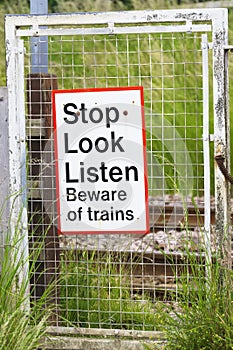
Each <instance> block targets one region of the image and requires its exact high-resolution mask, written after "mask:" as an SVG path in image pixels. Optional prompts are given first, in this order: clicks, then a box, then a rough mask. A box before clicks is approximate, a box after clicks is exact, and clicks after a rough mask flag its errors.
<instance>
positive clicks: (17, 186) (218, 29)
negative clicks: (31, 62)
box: [5, 9, 231, 272]
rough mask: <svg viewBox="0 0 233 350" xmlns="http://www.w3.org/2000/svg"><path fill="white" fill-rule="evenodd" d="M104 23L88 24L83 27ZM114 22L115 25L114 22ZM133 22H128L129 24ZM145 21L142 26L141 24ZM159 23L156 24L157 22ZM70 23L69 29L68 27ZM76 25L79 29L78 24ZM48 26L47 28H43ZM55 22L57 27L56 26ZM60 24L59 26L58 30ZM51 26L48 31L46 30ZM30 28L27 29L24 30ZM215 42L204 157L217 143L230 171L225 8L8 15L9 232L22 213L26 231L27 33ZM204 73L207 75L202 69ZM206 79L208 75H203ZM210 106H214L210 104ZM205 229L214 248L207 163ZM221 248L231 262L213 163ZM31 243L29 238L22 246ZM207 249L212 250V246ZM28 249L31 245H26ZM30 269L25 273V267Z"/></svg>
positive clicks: (225, 190) (224, 200)
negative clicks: (183, 36)
mask: <svg viewBox="0 0 233 350" xmlns="http://www.w3.org/2000/svg"><path fill="white" fill-rule="evenodd" d="M168 23H169V24H168ZM90 24H93V25H96V24H99V25H104V26H101V27H99V28H98V27H96V28H89V27H88V28H87V27H86V28H85V27H83V28H82V27H81V26H82V25H84V26H85V25H90ZM115 24H116V25H117V26H115ZM129 24H130V26H128V25H129ZM140 24H143V25H140ZM155 24H156V25H155ZM67 25H69V28H68V27H67ZM77 25H78V27H77ZM41 26H44V28H41ZM53 26H56V28H54V27H53ZM58 26H60V28H57V27H58ZM45 27H47V29H45ZM25 28H27V29H25ZM209 31H212V43H208V42H207V36H206V39H205V40H206V42H204V43H203V48H202V49H203V67H206V63H207V64H208V49H210V48H211V49H212V52H213V89H214V92H213V93H214V106H213V108H214V135H209V126H208V123H209V104H208V100H209V94H208V79H207V81H204V83H203V84H204V85H203V91H204V101H205V103H204V104H203V106H204V107H203V115H204V121H203V123H204V124H203V126H204V135H203V142H204V146H203V147H204V154H205V155H204V157H205V162H206V164H208V162H209V141H210V140H213V141H214V148H215V154H216V153H219V152H221V153H222V154H223V155H224V156H225V159H226V166H227V168H228V169H229V109H228V71H227V53H228V49H229V48H230V47H229V46H228V11H227V9H195V10H193V9H189V10H185V9H182V10H158V11H130V12H108V13H79V14H75V13H74V14H51V15H7V16H6V18H5V33H6V34H5V35H6V63H7V87H8V101H9V167H10V193H11V195H12V194H17V198H15V196H11V197H10V207H11V210H12V214H11V215H12V216H11V224H10V226H11V227H10V228H11V232H12V235H13V234H14V232H15V228H16V226H17V225H18V222H19V214H20V213H22V214H23V215H21V217H20V223H21V229H22V231H23V232H25V233H26V231H27V209H26V205H27V194H26V135H25V101H24V98H25V97H24V88H23V86H24V43H23V39H22V38H23V37H24V36H30V37H38V36H43V35H61V34H62V35H71V34H73V35H75V34H120V33H122V34H123V33H140V32H141V33H164V32H209ZM203 76H204V77H207V78H208V67H207V71H205V68H203ZM204 80H205V79H204ZM210 108H212V106H210ZM205 169H206V170H205V171H206V172H205V185H204V186H205V230H206V243H207V247H210V243H209V238H210V185H209V182H210V181H209V175H210V174H209V167H208V166H207V167H205ZM215 198H216V201H215V202H216V204H215V205H216V235H217V248H218V250H219V255H220V258H221V259H222V262H223V264H225V265H228V266H229V264H230V261H231V259H230V257H231V251H230V250H231V245H230V244H229V243H230V234H229V232H228V231H229V230H228V227H229V222H230V221H229V217H230V216H229V185H228V183H227V181H226V180H225V178H224V176H223V175H222V173H221V172H220V170H219V169H218V167H217V166H215ZM25 247H27V237H26V235H25V241H24V244H23V245H22V249H25ZM208 249H209V248H208ZM26 251H27V249H26ZM25 272H26V271H25Z"/></svg>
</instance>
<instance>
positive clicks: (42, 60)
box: [30, 0, 48, 73]
mask: <svg viewBox="0 0 233 350" xmlns="http://www.w3.org/2000/svg"><path fill="white" fill-rule="evenodd" d="M30 13H31V14H32V15H45V14H47V13H48V0H30ZM41 28H46V27H41ZM31 72H32V73H48V37H47V36H39V37H32V38H31Z"/></svg>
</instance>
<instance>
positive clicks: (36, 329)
mask: <svg viewBox="0 0 233 350" xmlns="http://www.w3.org/2000/svg"><path fill="white" fill-rule="evenodd" d="M20 234H22V233H20V232H17V233H16V235H15V237H14V238H13V241H12V240H10V239H7V240H6V246H5V249H4V254H3V257H2V259H1V261H0V266H1V273H0V350H13V349H14V350H26V349H27V350H35V349H37V348H38V346H39V344H40V343H41V340H42V338H43V337H45V335H46V326H47V324H48V319H49V317H50V316H51V314H52V310H51V309H50V307H46V309H45V308H44V305H45V303H46V300H48V297H49V295H50V292H52V289H53V287H52V286H50V287H49V288H48V289H47V291H46V292H45V293H44V294H43V295H42V297H41V298H40V300H38V301H33V300H32V299H31V302H30V299H29V298H30V293H29V281H30V277H31V276H32V274H33V270H34V267H35V266H34V262H33V261H32V263H31V268H30V272H29V275H28V276H27V275H26V274H25V273H24V274H23V272H24V271H23V269H24V268H25V267H27V266H28V264H29V260H28V259H25V258H24V254H25V253H24V252H23V253H22V254H20V253H19V252H20V245H21V244H22V239H23V238H22V237H21V238H19V235H20ZM0 249H2V248H0ZM38 251H39V250H38ZM37 253H38V252H37ZM22 274H23V275H24V278H23V279H22ZM20 276H21V278H20ZM32 292H33V291H32ZM29 303H30V312H29Z"/></svg>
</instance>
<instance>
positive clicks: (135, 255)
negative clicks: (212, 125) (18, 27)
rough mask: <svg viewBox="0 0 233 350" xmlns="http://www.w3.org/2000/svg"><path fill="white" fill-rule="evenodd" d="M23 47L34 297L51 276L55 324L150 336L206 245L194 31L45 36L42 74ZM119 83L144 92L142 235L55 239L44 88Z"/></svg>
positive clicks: (200, 75)
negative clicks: (159, 304)
mask: <svg viewBox="0 0 233 350" xmlns="http://www.w3.org/2000/svg"><path fill="white" fill-rule="evenodd" d="M43 38H44V37H43ZM43 40H44V39H43ZM24 42H25V47H26V48H27V50H26V54H25V84H26V100H27V102H26V110H27V118H26V119H27V122H26V124H27V127H26V129H27V140H28V141H27V142H28V194H29V199H28V213H29V227H30V233H32V235H31V238H30V249H31V251H32V252H33V251H35V252H36V251H37V247H38V246H39V245H40V244H43V249H42V250H41V253H40V254H39V258H38V259H37V260H38V261H37V269H36V271H35V273H34V277H33V279H32V281H31V285H32V288H33V298H39V297H40V295H41V293H42V292H43V291H44V290H45V288H46V287H47V285H48V284H49V283H50V282H51V281H52V280H54V278H55V277H56V276H57V277H58V276H59V277H61V280H60V282H59V285H58V287H57V290H56V295H52V296H51V298H50V300H48V303H51V302H52V303H55V304H56V306H57V313H56V315H55V316H54V322H55V324H59V325H66V326H67V325H70V324H73V325H76V326H80V327H95V328H97V327H98V328H125V329H142V330H153V329H154V327H155V326H154V317H156V315H155V313H154V305H155V303H156V301H157V300H164V301H169V300H170V299H171V295H172V293H173V292H174V291H177V288H178V287H177V284H176V278H175V276H177V275H179V274H180V273H181V271H182V268H183V266H184V265H185V260H184V259H183V254H184V252H185V250H186V249H188V250H189V251H190V250H191V251H196V252H198V251H200V250H201V249H202V248H203V242H204V241H203V225H204V215H205V212H204V197H203V196H204V160H203V139H202V134H203V83H202V80H203V67H202V46H201V43H202V34H200V33H199V34H197V33H189V34H188V33H163V34H157V33H156V34H124V35H70V36H68V35H64V36H48V53H45V54H46V55H47V54H48V73H32V72H31V67H30V62H31V56H32V52H31V42H30V38H25V41H24ZM38 68H39V67H38ZM124 86H143V88H144V99H145V121H146V135H147V163H148V177H149V179H148V181H149V213H150V233H148V234H147V235H144V236H142V235H141V236H140V235H133V234H131V235H130V234H120V235H118V234H106V233H105V234H100V235H94V234H92V235H82V234H79V235H69V236H65V235H61V236H59V237H58V235H57V228H56V209H55V206H54V203H55V202H56V195H55V176H56V175H55V169H54V153H53V124H52V118H51V90H53V89H77V88H103V87H124ZM45 157H46V159H47V163H50V166H49V167H47V168H46V169H44V168H43V163H44V158H45ZM48 160H49V161H48ZM164 252H167V253H169V258H168V257H166V256H165V254H164ZM171 257H172V260H171Z"/></svg>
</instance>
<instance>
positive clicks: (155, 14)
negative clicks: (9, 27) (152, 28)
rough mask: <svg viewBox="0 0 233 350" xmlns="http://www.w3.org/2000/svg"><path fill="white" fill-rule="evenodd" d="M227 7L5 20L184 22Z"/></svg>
mask: <svg viewBox="0 0 233 350" xmlns="http://www.w3.org/2000/svg"><path fill="white" fill-rule="evenodd" d="M222 12H227V9H223V8H215V9H178V10H177V9H176V10H156V11H153V10H152V11H151V10H146V11H120V12H118V11H116V12H98V13H96V12H92V13H88V12H85V13H67V14H48V15H33V16H32V15H7V16H6V22H12V23H13V24H14V25H15V26H27V25H29V26H33V25H36V24H37V25H38V26H41V25H48V26H50V25H67V23H69V24H70V25H77V24H80V25H83V24H104V23H110V22H112V23H122V24H123V23H145V22H147V23H149V22H150V23H156V22H157V23H158V22H186V21H199V22H200V21H212V20H214V19H218V18H220V17H221V13H222Z"/></svg>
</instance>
